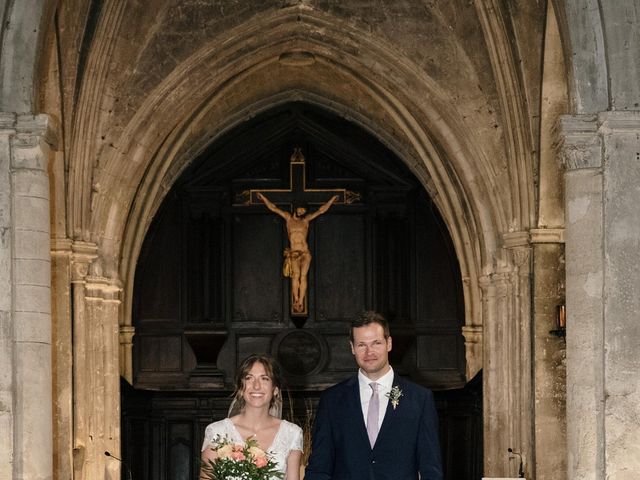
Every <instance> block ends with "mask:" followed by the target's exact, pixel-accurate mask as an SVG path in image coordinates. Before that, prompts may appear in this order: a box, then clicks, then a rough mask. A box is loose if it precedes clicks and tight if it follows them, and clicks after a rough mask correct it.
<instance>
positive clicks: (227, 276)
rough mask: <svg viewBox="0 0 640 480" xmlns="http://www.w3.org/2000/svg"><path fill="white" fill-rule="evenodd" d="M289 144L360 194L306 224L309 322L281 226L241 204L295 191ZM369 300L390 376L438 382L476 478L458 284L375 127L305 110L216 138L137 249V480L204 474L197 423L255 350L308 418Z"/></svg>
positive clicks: (445, 239) (261, 210) (339, 373)
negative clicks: (382, 322) (385, 344)
mask: <svg viewBox="0 0 640 480" xmlns="http://www.w3.org/2000/svg"><path fill="white" fill-rule="evenodd" d="M295 147H299V148H301V149H302V152H303V154H304V157H305V159H306V165H305V168H306V172H305V176H306V184H307V186H308V187H309V188H316V189H348V190H349V191H351V192H356V193H357V194H358V195H359V200H357V201H355V202H353V203H351V204H345V203H342V204H337V205H334V206H332V208H331V209H330V211H329V212H327V213H326V214H325V215H323V216H321V217H319V218H317V219H316V220H314V221H313V222H312V224H311V227H310V231H309V237H308V242H309V247H310V250H311V254H312V256H313V260H312V263H311V269H310V272H309V276H308V278H309V287H308V315H307V316H305V317H304V318H295V317H292V315H291V314H290V305H289V301H290V298H289V284H288V282H289V279H288V278H285V277H283V276H282V260H283V259H282V253H283V250H284V248H285V247H286V246H287V245H288V239H287V234H286V230H285V227H284V222H283V220H282V219H281V218H280V217H278V216H276V215H274V214H273V213H271V212H270V211H268V210H267V208H266V207H265V206H264V205H262V204H256V203H255V202H254V203H251V204H247V202H246V197H243V192H246V191H247V190H250V189H261V190H268V189H278V188H283V187H286V186H288V185H289V182H290V177H289V172H290V170H289V169H290V165H289V159H290V157H291V154H292V152H293V150H294V148H295ZM279 206H280V207H281V208H284V206H282V205H279ZM317 207H318V205H317V204H313V203H311V204H309V205H308V208H309V210H311V211H313V210H314V209H315V208H317ZM368 309H374V310H377V311H380V312H382V313H383V314H385V316H386V317H387V318H388V319H389V321H390V324H391V333H392V336H393V351H392V355H391V360H392V364H393V365H394V368H395V369H396V371H397V372H398V373H400V374H401V375H404V376H407V377H409V378H411V379H413V380H414V381H415V382H417V383H420V384H423V385H425V386H428V387H430V388H432V389H434V390H435V391H436V400H437V402H438V409H439V413H440V421H441V438H442V441H443V456H444V460H445V465H446V469H447V478H449V479H456V480H463V479H474V480H475V479H476V478H480V476H481V461H482V443H481V442H482V429H481V381H479V380H476V381H475V383H474V382H471V383H470V384H469V385H467V386H466V387H465V378H464V372H465V360H464V339H463V337H462V335H461V327H462V325H463V324H464V318H463V315H464V313H463V312H464V309H463V298H462V279H461V277H460V273H459V269H458V265H457V260H456V257H455V252H454V251H453V248H452V246H451V241H450V238H449V236H448V233H447V230H446V227H445V226H444V224H443V222H442V220H441V218H440V216H439V214H438V212H437V210H436V208H435V206H434V205H433V203H432V201H431V200H430V198H429V197H428V195H427V194H426V192H425V190H424V188H423V187H422V186H421V185H420V184H419V182H418V181H417V180H416V178H415V177H414V176H413V175H412V174H411V172H410V171H409V170H408V169H407V168H406V166H404V164H403V163H402V162H401V161H400V160H399V159H397V157H395V156H394V155H393V154H392V153H391V152H390V151H389V150H388V149H387V148H385V147H384V146H383V145H382V144H380V143H379V142H378V141H376V140H375V139H373V138H372V137H371V136H370V135H369V134H367V133H366V132H364V131H362V130H361V129H359V128H357V127H355V126H354V125H352V124H350V123H349V122H347V121H345V120H343V119H340V118H337V117H335V116H332V115H330V114H328V113H326V112H324V111H322V110H319V109H317V108H314V107H311V106H309V105H305V104H289V105H287V106H284V107H281V108H279V109H276V110H273V111H270V112H268V113H265V114H262V115H259V116H257V117H255V118H253V119H252V120H251V121H248V122H247V123H246V124H244V125H243V126H241V127H238V128H237V129H235V130H234V131H233V132H231V133H229V134H227V135H225V137H224V138H222V139H221V140H219V141H218V142H216V143H215V144H214V145H212V146H211V147H210V148H209V149H208V150H207V151H206V152H204V153H203V154H202V155H201V157H200V158H199V159H198V160H197V161H195V162H194V163H193V164H192V165H191V166H190V168H188V169H187V170H186V171H185V172H184V173H183V175H182V177H181V178H180V180H179V181H178V182H177V184H176V185H175V186H174V187H173V188H172V190H171V191H170V192H169V193H168V195H167V197H166V199H165V201H164V203H163V205H162V207H161V209H160V211H159V212H158V214H157V215H156V218H155V219H154V222H153V224H152V226H151V228H150V229H149V232H148V234H147V237H146V239H145V242H144V246H143V249H142V252H141V255H140V260H139V263H138V268H137V271H136V277H135V290H134V308H133V321H134V325H135V328H136V335H135V337H134V375H135V377H134V385H133V386H129V385H123V407H122V412H123V455H124V457H125V460H127V461H128V463H129V464H130V465H131V467H132V470H133V473H134V478H136V479H153V480H156V479H158V480H164V479H166V480H181V479H184V480H187V479H188V480H192V479H195V478H197V476H196V471H197V457H198V454H199V453H198V452H199V450H200V445H201V443H202V438H203V433H204V427H205V426H206V425H207V424H208V423H210V422H211V421H214V420H218V419H221V418H223V417H224V416H225V415H226V410H227V408H228V405H229V395H230V393H231V390H232V389H233V379H234V376H235V371H236V366H237V365H238V363H239V362H240V361H241V360H242V359H243V358H244V357H245V356H247V355H248V354H250V353H254V352H267V353H270V354H272V355H273V356H274V357H276V358H277V359H278V360H279V361H280V363H281V365H282V366H283V369H284V371H285V373H286V376H287V381H288V386H289V390H290V394H291V399H290V402H287V409H286V410H287V412H288V415H289V417H290V418H292V419H293V420H295V421H296V422H297V423H299V424H301V425H303V426H304V425H305V423H306V424H308V423H309V422H311V421H312V418H313V410H314V407H315V405H316V404H317V400H318V396H319V393H320V392H321V391H322V390H323V389H324V388H326V387H327V386H329V385H332V384H334V383H336V382H338V381H341V380H343V379H345V378H346V377H347V376H349V375H351V374H353V372H355V370H356V366H355V362H354V361H353V358H352V354H351V351H350V348H349V342H348V325H349V321H350V320H351V319H352V318H353V317H354V316H355V315H357V314H358V312H360V311H362V310H368ZM463 387H464V388H463ZM461 459H462V460H461Z"/></svg>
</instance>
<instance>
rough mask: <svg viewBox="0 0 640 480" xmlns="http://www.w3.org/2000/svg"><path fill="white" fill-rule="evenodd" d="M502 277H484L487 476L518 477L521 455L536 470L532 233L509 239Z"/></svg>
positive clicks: (510, 236) (507, 237)
mask: <svg viewBox="0 0 640 480" xmlns="http://www.w3.org/2000/svg"><path fill="white" fill-rule="evenodd" d="M504 246H505V248H504V249H502V251H501V254H502V255H503V257H504V258H503V259H502V260H501V261H500V269H499V271H498V272H496V273H493V274H491V275H487V276H485V277H482V278H481V281H480V285H481V288H482V304H483V312H482V313H483V315H482V318H483V327H484V341H485V346H484V370H483V371H484V376H483V382H484V386H483V388H484V401H483V410H484V432H485V435H484V456H485V462H484V467H485V468H484V470H485V471H484V474H485V476H487V477H510V476H517V471H518V464H519V462H518V461H513V460H510V459H509V453H508V451H507V449H508V448H513V449H514V450H515V451H518V452H521V453H522V456H523V460H524V461H525V466H526V467H525V468H526V473H527V474H528V475H529V476H530V475H531V473H532V470H531V469H532V468H533V465H534V463H533V458H534V452H533V448H534V447H533V441H532V436H533V431H532V423H533V422H532V416H533V404H532V391H531V388H532V386H531V383H532V370H531V291H530V290H531V289H530V282H531V279H530V274H531V269H530V262H531V258H530V246H529V241H528V233H527V232H514V233H512V234H507V235H505V237H504Z"/></svg>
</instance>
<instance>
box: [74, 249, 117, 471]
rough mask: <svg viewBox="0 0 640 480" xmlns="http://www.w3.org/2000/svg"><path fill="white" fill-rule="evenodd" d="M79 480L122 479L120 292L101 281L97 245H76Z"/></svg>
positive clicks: (76, 444) (76, 452)
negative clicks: (119, 355) (95, 479)
mask: <svg viewBox="0 0 640 480" xmlns="http://www.w3.org/2000/svg"><path fill="white" fill-rule="evenodd" d="M72 251H73V254H72V264H71V271H72V284H73V285H72V290H73V296H72V301H73V331H74V342H73V356H74V372H73V381H74V408H73V416H74V432H73V443H74V461H73V463H74V479H76V480H85V479H86V480H91V479H94V478H100V479H105V480H109V479H114V480H115V479H116V478H118V479H119V478H120V464H119V463H118V462H117V461H115V460H113V459H111V458H108V457H106V456H105V455H104V452H105V451H109V452H111V453H113V454H114V455H116V456H118V457H119V456H120V383H119V381H120V374H119V365H118V363H119V362H118V353H119V342H118V334H119V332H118V316H119V307H120V292H121V287H120V285H119V283H118V281H117V280H110V279H106V278H103V277H101V276H100V268H99V258H98V248H97V246H96V245H95V244H91V243H85V242H74V243H73V245H72Z"/></svg>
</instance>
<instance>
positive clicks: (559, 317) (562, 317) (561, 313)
mask: <svg viewBox="0 0 640 480" xmlns="http://www.w3.org/2000/svg"><path fill="white" fill-rule="evenodd" d="M549 333H551V334H552V335H555V336H556V337H562V338H565V336H566V335H567V307H566V306H565V305H558V306H557V307H556V328H555V329H554V330H550V331H549Z"/></svg>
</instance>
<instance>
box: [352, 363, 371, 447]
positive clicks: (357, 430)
mask: <svg viewBox="0 0 640 480" xmlns="http://www.w3.org/2000/svg"><path fill="white" fill-rule="evenodd" d="M347 388H349V390H350V391H349V394H348V395H347V398H348V402H349V403H348V409H349V413H350V415H349V417H350V418H352V419H353V423H352V426H353V432H354V435H355V436H356V439H357V440H358V441H362V442H364V443H365V444H366V445H367V446H368V447H369V448H371V445H370V444H369V435H368V434H367V426H366V424H365V422H364V417H363V415H362V402H361V400H360V382H359V381H358V376H357V375H356V376H355V377H352V378H351V380H350V381H349V383H348V385H347Z"/></svg>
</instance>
